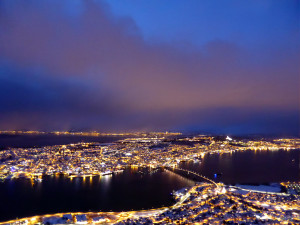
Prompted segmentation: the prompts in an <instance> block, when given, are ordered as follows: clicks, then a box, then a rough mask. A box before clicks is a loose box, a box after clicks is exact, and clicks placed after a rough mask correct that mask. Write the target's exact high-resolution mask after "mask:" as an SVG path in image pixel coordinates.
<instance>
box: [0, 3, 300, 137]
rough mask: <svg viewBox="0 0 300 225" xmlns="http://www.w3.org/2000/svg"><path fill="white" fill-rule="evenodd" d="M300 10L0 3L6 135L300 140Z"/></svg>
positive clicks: (0, 103) (0, 100) (283, 6)
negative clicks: (168, 134) (175, 134)
mask: <svg viewBox="0 0 300 225" xmlns="http://www.w3.org/2000/svg"><path fill="white" fill-rule="evenodd" d="M299 30H300V2H299V1H297V0H285V1H283V0H270V1H267V0H244V1H240V0H185V1H183V0H180V1H179V0H151V1H141V0H106V1H104V0H103V1H92V0H84V1H79V0H64V1H61V0H34V1H33V0H22V1H21V0H20V1H18V0H8V1H4V0H3V1H0V130H18V129H31V130H43V131H52V130H70V129H73V130H98V131H105V132H110V131H114V132H121V131H127V130H128V131H166V130H169V131H184V132H203V133H205V132H208V133H218V134H236V135H245V134H265V135H293V136H299V120H300V108H299V96H300V93H299V89H300V81H299V77H300V68H299V65H300V63H299V62H300V31H299Z"/></svg>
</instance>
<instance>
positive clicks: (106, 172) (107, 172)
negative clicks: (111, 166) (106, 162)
mask: <svg viewBox="0 0 300 225" xmlns="http://www.w3.org/2000/svg"><path fill="white" fill-rule="evenodd" d="M111 174H112V172H111V171H110V170H107V171H105V172H102V173H101V176H106V175H111Z"/></svg>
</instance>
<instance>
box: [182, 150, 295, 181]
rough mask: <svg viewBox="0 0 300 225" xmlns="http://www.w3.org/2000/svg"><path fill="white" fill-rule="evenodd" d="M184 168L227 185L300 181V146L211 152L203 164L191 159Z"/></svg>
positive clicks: (185, 163)
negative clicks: (287, 148)
mask: <svg viewBox="0 0 300 225" xmlns="http://www.w3.org/2000/svg"><path fill="white" fill-rule="evenodd" d="M180 167H182V168H185V169H188V170H193V171H196V172H198V173H200V174H202V175H204V176H207V177H209V178H211V179H214V180H216V181H221V182H224V183H226V184H236V183H242V184H266V183H277V182H278V183H279V182H284V181H300V149H295V150H289V151H286V150H276V151H270V150H261V151H252V150H246V151H239V152H233V153H223V154H207V155H205V156H204V158H203V160H202V162H201V163H199V164H198V163H196V164H195V163H193V162H191V161H189V162H183V163H181V164H180Z"/></svg>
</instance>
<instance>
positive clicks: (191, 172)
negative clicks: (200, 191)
mask: <svg viewBox="0 0 300 225" xmlns="http://www.w3.org/2000/svg"><path fill="white" fill-rule="evenodd" d="M164 169H166V170H169V171H171V172H173V173H175V171H183V172H186V173H187V174H192V175H194V176H196V177H200V178H201V179H204V180H206V181H208V182H209V183H212V184H213V185H215V186H216V187H219V185H218V184H217V183H216V182H214V181H213V180H211V179H209V178H207V177H205V176H203V175H201V174H199V173H197V172H195V171H191V170H186V169H182V168H171V167H164Z"/></svg>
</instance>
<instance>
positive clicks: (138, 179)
mask: <svg viewBox="0 0 300 225" xmlns="http://www.w3.org/2000/svg"><path fill="white" fill-rule="evenodd" d="M193 184H194V182H193V181H190V180H188V179H186V178H183V177H181V176H179V175H177V174H173V173H170V172H156V173H152V174H149V173H141V172H138V171H135V170H132V169H126V170H125V171H124V172H123V173H121V174H116V175H110V176H104V177H101V178H100V177H99V176H97V177H93V178H85V179H83V178H79V177H78V178H73V179H72V180H71V179H70V178H67V177H64V176H45V177H44V178H43V181H42V182H37V183H32V182H31V181H30V180H29V179H18V180H9V181H8V180H6V181H5V182H3V183H1V182H0V200H1V204H0V221H7V220H11V219H15V218H17V217H18V218H22V217H29V216H34V215H43V214H53V213H58V212H88V211H96V212H97V211H116V212H118V211H129V210H141V209H151V208H158V207H162V206H169V205H172V204H174V200H173V198H172V195H171V192H172V191H173V190H178V189H181V188H183V187H188V186H192V185H193Z"/></svg>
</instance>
